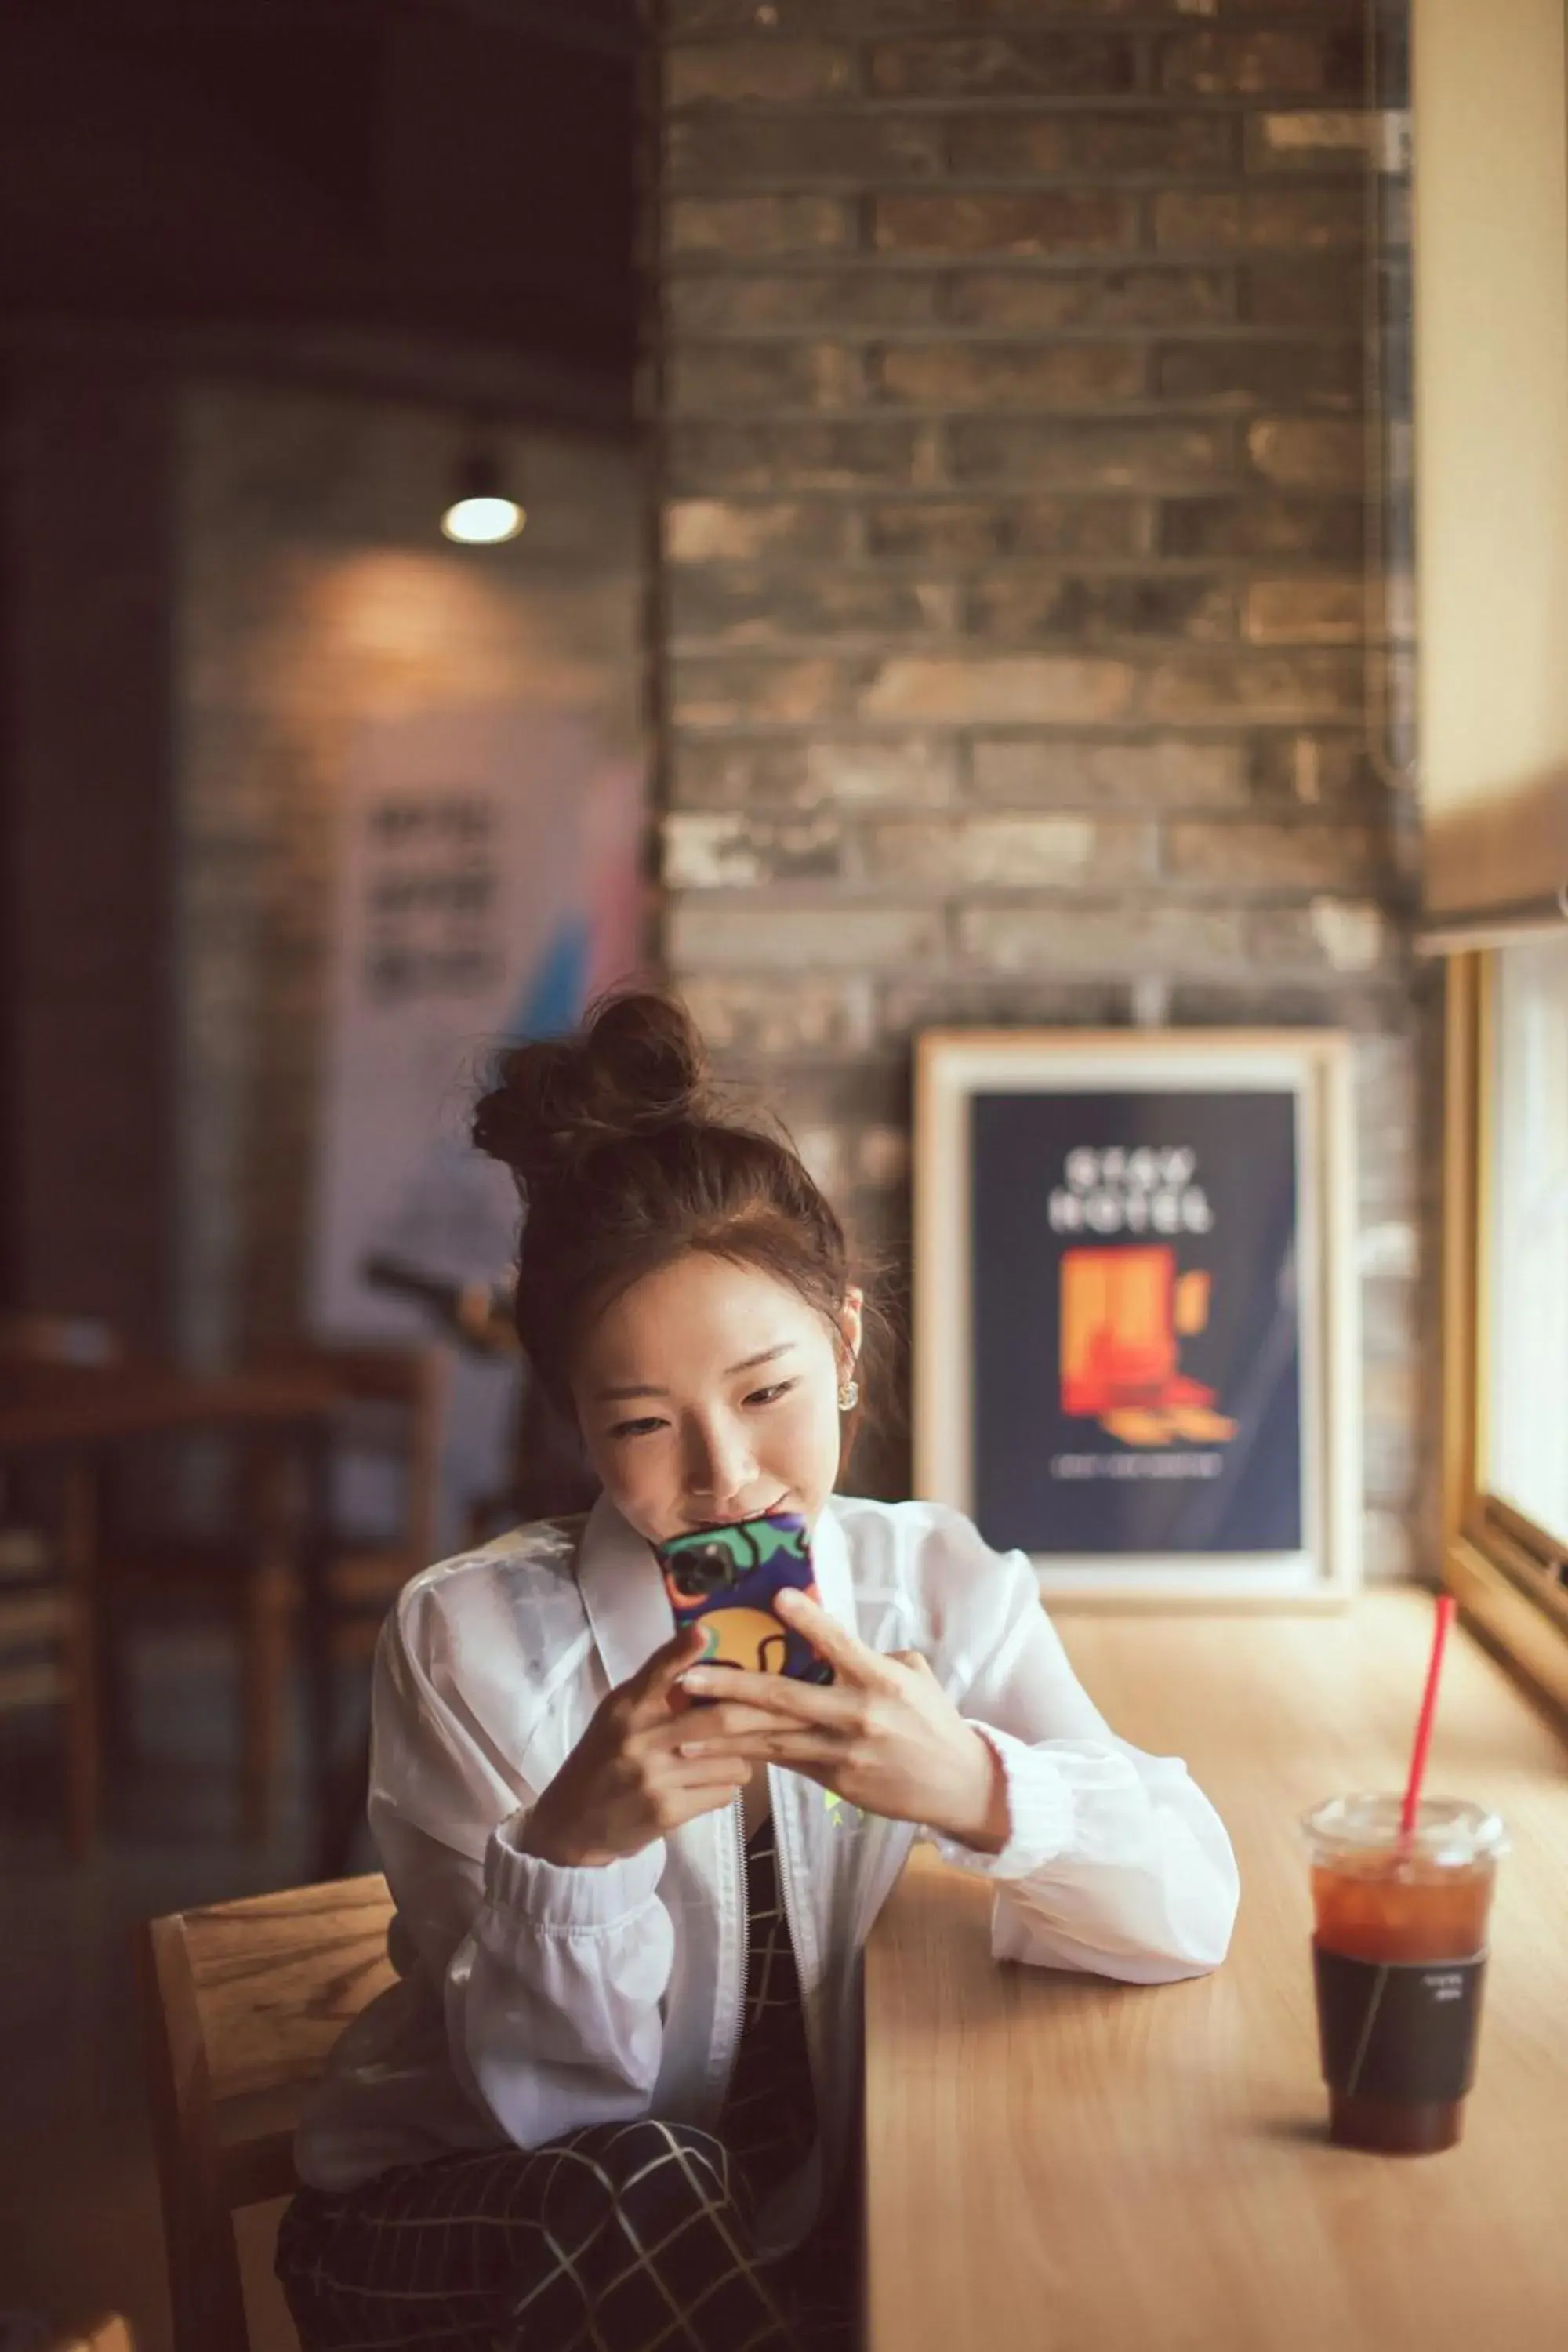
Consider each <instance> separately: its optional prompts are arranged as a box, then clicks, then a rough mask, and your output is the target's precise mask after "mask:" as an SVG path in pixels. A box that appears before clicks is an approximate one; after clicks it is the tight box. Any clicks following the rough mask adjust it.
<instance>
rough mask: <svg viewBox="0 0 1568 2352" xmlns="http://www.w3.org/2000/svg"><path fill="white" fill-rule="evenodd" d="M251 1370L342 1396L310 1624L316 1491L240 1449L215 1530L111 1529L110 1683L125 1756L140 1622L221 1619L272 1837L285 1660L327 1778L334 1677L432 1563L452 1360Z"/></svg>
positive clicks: (307, 1351)
mask: <svg viewBox="0 0 1568 2352" xmlns="http://www.w3.org/2000/svg"><path fill="white" fill-rule="evenodd" d="M257 1369H266V1370H307V1371H314V1372H318V1373H321V1374H324V1375H325V1376H326V1378H327V1379H328V1381H330V1382H331V1386H332V1388H333V1390H334V1391H335V1392H336V1397H337V1405H336V1408H335V1410H334V1413H333V1416H332V1424H331V1437H330V1462H329V1466H328V1486H329V1496H328V1527H327V1530H326V1537H325V1543H326V1554H325V1559H324V1564H323V1573H322V1583H321V1592H320V1595H319V1601H320V1611H319V1614H316V1615H312V1616H309V1617H308V1616H307V1613H306V1611H305V1607H304V1602H305V1598H306V1596H305V1594H304V1591H303V1590H302V1587H301V1583H300V1573H299V1567H298V1543H297V1540H296V1538H297V1537H298V1533H299V1530H300V1527H301V1525H302V1524H303V1517H302V1515H303V1513H304V1511H305V1508H306V1501H307V1498H306V1497H304V1496H301V1495H300V1493H299V1492H298V1491H297V1490H296V1487H295V1485H294V1484H293V1482H292V1481H291V1478H290V1475H289V1465H288V1464H287V1463H285V1462H283V1461H281V1460H279V1458H277V1457H276V1456H275V1455H273V1454H269V1453H268V1451H267V1450H266V1449H264V1448H258V1447H247V1446H246V1445H243V1444H237V1445H233V1446H230V1447H229V1448H228V1449H227V1451H228V1455H229V1458H228V1461H227V1464H226V1472H225V1475H222V1476H221V1477H220V1478H219V1479H218V1480H217V1481H216V1494H217V1501H216V1506H214V1507H210V1508H209V1511H208V1514H207V1519H208V1523H207V1524H205V1525H204V1526H202V1527H200V1528H196V1529H194V1530H193V1529H192V1528H189V1527H187V1526H181V1525H174V1526H172V1527H153V1528H148V1527H147V1526H145V1525H132V1523H131V1522H130V1520H129V1518H128V1517H126V1516H125V1515H123V1514H122V1515H121V1517H120V1519H119V1522H118V1524H115V1525H113V1526H111V1528H110V1531H109V1532H108V1534H107V1536H106V1538H105V1547H104V1548H105V1551H106V1555H107V1557H108V1562H109V1572H108V1574H107V1575H106V1576H105V1578H104V1603H105V1607H104V1646H105V1652H106V1673H105V1677H104V1679H105V1684H106V1686H107V1688H108V1690H109V1691H110V1736H111V1738H113V1740H114V1743H115V1745H116V1746H117V1748H118V1749H119V1751H120V1753H121V1755H127V1754H128V1753H129V1751H130V1747H131V1728H130V1718H131V1709H130V1707H129V1706H128V1704H127V1702H126V1700H125V1697H124V1692H125V1689H126V1684H127V1671H126V1669H127V1659H128V1654H129V1648H130V1643H131V1640H132V1633H133V1629H134V1626H135V1623H136V1621H137V1619H138V1618H139V1617H141V1618H143V1619H144V1618H145V1617H146V1616H147V1615H148V1614H149V1613H152V1612H156V1611H158V1610H160V1609H162V1610H164V1611H166V1610H168V1609H169V1608H170V1607H174V1608H184V1609H185V1610H187V1611H188V1610H190V1609H191V1608H193V1607H194V1608H195V1609H196V1610H198V1611H199V1612H202V1613H204V1614H206V1615H211V1614H212V1613H213V1612H215V1611H216V1612H217V1613H219V1614H220V1615H221V1616H222V1617H223V1618H225V1619H226V1622H228V1624H229V1625H230V1627H231V1628H232V1630H233V1634H234V1640H235V1645H236V1654H237V1666H238V1675H239V1714H240V1790H241V1805H242V1813H243V1820H244V1828H245V1832H246V1834H247V1837H249V1838H250V1839H252V1840H253V1841H257V1842H264V1841H265V1840H266V1839H267V1838H268V1836H269V1834H270V1832H271V1828H272V1821H273V1807H274V1800H275V1796H276V1790H277V1780H278V1771H279V1763H280V1760H281V1757H282V1752H283V1744H284V1729H285V1723H286V1712H285V1710H286V1702H287V1696H288V1684H289V1666H290V1663H291V1661H292V1660H293V1659H294V1658H295V1657H296V1656H299V1657H300V1660H301V1663H302V1664H303V1666H304V1669H305V1691H306V1698H307V1705H308V1712H309V1720H310V1734H311V1743H312V1746H313V1748H314V1750H315V1758H314V1763H315V1769H316V1775H317V1778H318V1780H322V1779H324V1777H325V1772H326V1765H327V1759H329V1758H330V1756H331V1749H332V1747H333V1743H334V1738H335V1716H336V1685H337V1680H338V1674H339V1670H340V1669H341V1668H342V1667H344V1666H353V1665H355V1664H358V1665H361V1666H363V1664H364V1662H365V1661H366V1660H367V1659H368V1658H369V1656H370V1654H371V1652H372V1650H373V1648H374V1641H375V1635H376V1632H377V1630H378V1628H379V1626H380V1623H381V1620H382V1618H383V1616H384V1614H385V1612H386V1610H387V1608H388V1606H389V1605H390V1603H391V1601H392V1600H393V1599H394V1597H395V1594H396V1592H397V1591H398V1589H399V1587H400V1586H401V1585H403V1584H404V1583H405V1582H406V1581H407V1580H408V1578H409V1577H410V1576H413V1575H415V1574H416V1573H417V1571H418V1570H420V1569H422V1568H425V1567H427V1566H428V1565H429V1563H430V1561H431V1560H432V1559H434V1558H435V1556H436V1543H435V1526H436V1513H437V1501H438V1496H439V1486H440V1453H441V1439H442V1430H443V1423H444V1419H445V1404H446V1392H447V1363H446V1357H445V1355H444V1353H443V1351H442V1350H441V1349H438V1348H431V1347H424V1348H405V1347H341V1346H335V1345H332V1346H328V1345H315V1344H310V1345H306V1344H301V1345H300V1346H297V1347H293V1348H290V1349H288V1350H286V1351H275V1352H273V1353H271V1354H269V1355H268V1356H267V1357H266V1358H265V1359H263V1360H261V1361H260V1362H259V1363H258V1367H257ZM209 1458H210V1457H209Z"/></svg>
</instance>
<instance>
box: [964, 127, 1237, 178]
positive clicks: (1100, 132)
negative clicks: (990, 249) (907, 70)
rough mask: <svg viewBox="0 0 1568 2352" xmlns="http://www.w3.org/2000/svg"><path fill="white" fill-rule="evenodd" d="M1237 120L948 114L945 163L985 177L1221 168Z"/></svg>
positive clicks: (1230, 158)
mask: <svg viewBox="0 0 1568 2352" xmlns="http://www.w3.org/2000/svg"><path fill="white" fill-rule="evenodd" d="M1236 159H1237V126H1236V125H1235V124H1234V123H1233V122H1231V121H1228V120H1227V119H1226V117H1225V116H1224V115H1222V114H1173V113H1170V112H1167V111H1165V110H1160V111H1157V112H1150V113H1126V114H1069V113H1052V114H985V115H959V116H957V117H955V119H954V121H953V124H952V131H951V132H950V133H949V137H948V161H949V163H950V164H951V166H952V170H953V171H955V172H975V173H981V174H983V175H984V176H985V177H987V178H1000V177H1002V176H1003V175H1004V174H1007V173H1027V174H1031V175H1032V174H1035V173H1071V172H1084V173H1099V172H1136V173H1181V172H1223V171H1226V170H1228V169H1229V168H1230V167H1231V165H1232V164H1233V163H1235V162H1236Z"/></svg>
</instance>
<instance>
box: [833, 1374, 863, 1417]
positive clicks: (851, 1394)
mask: <svg viewBox="0 0 1568 2352" xmlns="http://www.w3.org/2000/svg"><path fill="white" fill-rule="evenodd" d="M859 1402H860V1383H859V1381H840V1382H839V1384H838V1410H839V1412H854V1410H855V1408H856V1406H857V1405H858V1403H859Z"/></svg>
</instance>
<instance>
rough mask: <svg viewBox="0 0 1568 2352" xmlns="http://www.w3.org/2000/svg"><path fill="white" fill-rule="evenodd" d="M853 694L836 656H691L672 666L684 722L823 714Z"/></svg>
mask: <svg viewBox="0 0 1568 2352" xmlns="http://www.w3.org/2000/svg"><path fill="white" fill-rule="evenodd" d="M847 694H848V688H847V681H846V678H845V674H844V671H843V669H842V667H841V666H840V665H839V664H838V663H837V662H833V661H816V660H813V661H780V662H761V661H745V660H742V659H740V658H739V657H734V658H729V659H725V660H717V659H713V660H695V659H690V658H687V659H683V660H680V661H677V662H674V663H672V664H671V666H670V715H671V717H672V718H673V719H675V721H676V723H677V724H678V725H679V726H682V727H739V726H744V725H745V724H746V723H747V722H748V721H755V720H759V719H784V720H795V721H799V720H803V719H820V718H825V717H827V716H829V715H831V714H833V713H835V712H841V711H843V710H844V709H845V708H846V704H847Z"/></svg>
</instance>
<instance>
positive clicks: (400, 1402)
mask: <svg viewBox="0 0 1568 2352" xmlns="http://www.w3.org/2000/svg"><path fill="white" fill-rule="evenodd" d="M268 1361H271V1362H279V1363H283V1362H287V1363H289V1364H290V1365H304V1366H307V1367H309V1369H310V1370H312V1371H320V1372H323V1373H324V1374H325V1375H326V1377H327V1378H328V1379H329V1380H330V1381H331V1383H332V1386H333V1387H334V1388H335V1389H336V1391H338V1394H339V1396H340V1397H341V1398H342V1430H341V1433H342V1439H343V1441H344V1442H345V1444H349V1445H351V1446H356V1445H363V1446H366V1447H368V1449H369V1450H370V1451H371V1452H373V1453H374V1452H381V1453H384V1454H388V1453H389V1454H395V1456H396V1458H397V1461H398V1464H399V1465H400V1469H401V1473H402V1477H401V1486H402V1509H401V1513H400V1517H401V1522H402V1523H401V1526H400V1528H399V1530H398V1545H399V1549H402V1550H405V1552H406V1553H407V1555H408V1559H409V1561H410V1572H411V1573H412V1572H413V1570H414V1569H415V1568H426V1567H428V1565H429V1563H430V1562H431V1560H433V1559H435V1558H436V1554H437V1511H438V1508H439V1505H440V1490H441V1440H442V1433H443V1429H444V1425H445V1421H446V1413H447V1389H448V1386H449V1384H450V1360H449V1357H448V1353H447V1349H444V1348H437V1347H429V1346H426V1347H417V1346H416V1347H407V1346H402V1347H394V1346H377V1345H374V1344H365V1345H363V1346H356V1345H353V1344H352V1343H349V1342H344V1341H339V1340H325V1339H322V1340H310V1341H301V1342H300V1344H299V1345H297V1346H294V1347H290V1348H289V1349H286V1350H276V1351H272V1352H271V1353H269V1356H268Z"/></svg>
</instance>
